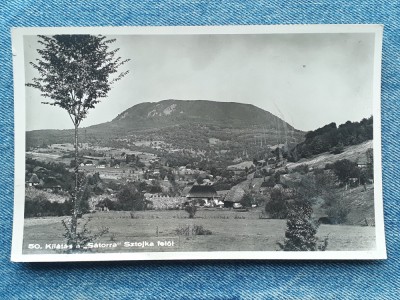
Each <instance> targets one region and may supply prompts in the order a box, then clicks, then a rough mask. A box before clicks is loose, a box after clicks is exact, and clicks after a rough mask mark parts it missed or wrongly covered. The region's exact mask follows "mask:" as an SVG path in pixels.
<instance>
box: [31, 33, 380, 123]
mask: <svg viewBox="0 0 400 300" xmlns="http://www.w3.org/2000/svg"><path fill="white" fill-rule="evenodd" d="M108 37H109V38H116V39H117V41H116V42H115V43H114V44H112V47H113V48H114V47H118V48H120V51H119V55H120V56H122V57H123V58H130V59H131V61H130V62H129V63H127V64H126V65H124V66H123V68H124V69H127V70H130V73H129V74H128V75H127V76H126V77H125V78H123V79H122V80H121V81H119V82H117V83H116V84H115V85H114V87H113V88H112V90H111V91H110V92H109V96H108V98H104V99H103V100H102V102H101V103H99V104H98V105H97V106H96V108H95V109H93V110H91V111H90V112H89V116H88V117H87V119H85V120H84V121H83V122H82V125H81V127H86V126H90V125H94V124H98V123H103V122H107V121H111V120H112V119H114V118H115V117H116V116H117V115H118V114H119V113H121V112H122V111H124V110H125V109H127V108H129V107H131V106H133V105H135V104H138V103H141V102H157V101H160V100H164V99H184V100H195V99H202V100H214V101H230V102H241V103H250V104H253V105H255V106H258V107H260V108H262V109H264V110H267V111H269V112H271V113H273V114H275V115H277V116H278V117H281V118H282V119H285V121H287V122H288V123H290V124H291V125H293V126H294V127H295V128H297V129H301V130H313V129H316V128H318V127H321V126H323V125H325V124H327V123H330V122H337V124H340V123H344V122H346V121H347V120H351V121H359V120H361V119H362V118H364V117H369V116H370V115H372V82H373V58H374V53H373V49H374V35H373V34H367V33H365V34H354V33H347V34H336V33H334V34H332V33H331V34H259V35H221V34H220V35H151V36H149V35H147V36H146V35H144V36H143V35H141V36H140V35H129V36H108ZM38 47H39V46H38V43H37V37H36V36H26V37H25V39H24V48H25V72H26V81H27V82H30V81H31V79H32V78H33V77H34V76H37V73H36V71H35V70H33V68H32V67H31V66H30V65H29V62H30V61H34V60H35V59H36V58H38V56H37V52H36V49H37V48H38ZM41 101H46V100H45V99H43V98H41V97H40V93H39V91H37V90H35V89H33V88H30V87H27V88H26V106H27V130H35V129H69V128H73V126H72V122H71V120H70V119H69V117H68V115H67V113H66V112H65V111H64V110H62V109H61V108H57V107H54V106H49V105H45V104H41Z"/></svg>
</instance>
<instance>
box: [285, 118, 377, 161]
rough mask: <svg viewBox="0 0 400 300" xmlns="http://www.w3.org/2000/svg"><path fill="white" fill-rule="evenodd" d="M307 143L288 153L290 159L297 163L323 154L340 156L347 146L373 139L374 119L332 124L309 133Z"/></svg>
mask: <svg viewBox="0 0 400 300" xmlns="http://www.w3.org/2000/svg"><path fill="white" fill-rule="evenodd" d="M305 138H306V139H305V141H304V142H302V143H300V144H298V145H297V146H296V147H294V148H293V149H292V150H291V151H290V153H288V159H289V160H291V161H297V160H298V159H300V158H308V157H310V156H312V155H317V154H320V153H323V152H328V151H330V152H332V153H334V154H339V153H341V152H343V149H344V147H345V146H350V145H357V144H360V143H362V142H364V141H367V140H371V139H372V138H373V118H372V116H371V117H370V118H368V119H365V118H364V119H362V120H361V121H360V122H351V121H347V122H346V123H344V124H341V125H339V127H338V126H337V125H336V123H330V124H328V125H325V126H323V127H321V128H318V129H316V130H313V131H309V132H308V133H307V134H306V136H305Z"/></svg>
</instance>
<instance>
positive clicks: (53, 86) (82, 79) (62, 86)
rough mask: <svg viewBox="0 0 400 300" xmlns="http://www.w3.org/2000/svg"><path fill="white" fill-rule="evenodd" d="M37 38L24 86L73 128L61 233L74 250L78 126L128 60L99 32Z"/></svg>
mask: <svg viewBox="0 0 400 300" xmlns="http://www.w3.org/2000/svg"><path fill="white" fill-rule="evenodd" d="M38 38H39V41H38V42H39V44H40V46H41V47H40V48H39V49H37V52H38V54H39V57H40V58H38V59H36V62H31V63H30V64H31V65H32V67H33V68H34V69H36V71H37V72H38V73H39V76H38V77H35V78H33V79H32V82H31V83H27V86H30V87H33V88H36V89H38V90H39V91H40V92H41V96H42V97H44V98H47V99H49V100H48V101H44V102H42V103H44V104H49V105H52V106H58V107H60V108H62V109H64V110H65V111H66V112H67V113H68V115H69V117H70V119H71V121H72V123H73V125H74V128H75V136H74V147H75V153H74V154H75V156H74V157H75V166H74V167H75V188H74V190H73V191H72V192H71V199H72V202H73V211H72V217H71V222H70V223H69V224H70V227H69V229H68V230H67V231H68V232H67V234H66V235H65V236H66V237H68V243H69V244H71V245H72V246H73V249H75V248H76V246H77V245H78V244H79V243H78V239H79V236H80V233H79V232H77V218H78V214H80V213H81V207H80V206H81V204H80V203H79V193H80V191H81V189H80V186H79V182H80V179H79V176H80V175H79V164H78V157H79V155H78V147H79V146H78V145H79V144H78V128H79V125H80V124H81V122H82V120H83V119H84V118H86V116H87V114H88V111H89V110H90V109H93V108H94V107H95V105H96V104H97V103H99V102H100V100H101V99H102V98H105V97H107V95H108V92H109V91H110V90H111V86H112V84H113V83H115V82H116V81H118V80H120V79H121V78H123V77H124V76H125V75H126V74H127V73H128V71H124V72H121V73H118V72H119V71H118V69H119V68H120V67H121V66H122V65H123V64H125V63H126V62H127V61H128V60H122V59H121V57H117V56H116V54H117V52H118V51H119V49H118V48H117V49H114V50H110V49H109V46H110V44H112V43H113V42H115V39H109V40H107V39H106V37H104V36H101V35H97V36H95V35H54V36H43V35H40V36H38ZM64 225H65V224H64ZM66 229H67V227H66Z"/></svg>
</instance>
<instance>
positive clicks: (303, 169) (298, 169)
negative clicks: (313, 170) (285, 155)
mask: <svg viewBox="0 0 400 300" xmlns="http://www.w3.org/2000/svg"><path fill="white" fill-rule="evenodd" d="M292 171H293V172H294V173H296V172H297V173H300V174H302V175H304V174H307V173H308V172H309V171H310V168H309V167H308V165H306V164H302V165H299V166H297V167H295V168H293V169H292Z"/></svg>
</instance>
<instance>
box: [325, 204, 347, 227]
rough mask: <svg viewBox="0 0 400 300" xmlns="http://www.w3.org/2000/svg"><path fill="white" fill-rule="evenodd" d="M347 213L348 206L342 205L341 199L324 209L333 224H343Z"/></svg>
mask: <svg viewBox="0 0 400 300" xmlns="http://www.w3.org/2000/svg"><path fill="white" fill-rule="evenodd" d="M348 213H349V210H348V208H347V207H346V206H345V205H344V203H343V201H335V202H334V203H332V206H331V207H329V208H328V209H327V210H326V214H327V215H328V217H329V218H330V219H331V220H332V223H334V224H343V223H344V222H346V220H347V215H348Z"/></svg>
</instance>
